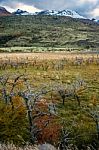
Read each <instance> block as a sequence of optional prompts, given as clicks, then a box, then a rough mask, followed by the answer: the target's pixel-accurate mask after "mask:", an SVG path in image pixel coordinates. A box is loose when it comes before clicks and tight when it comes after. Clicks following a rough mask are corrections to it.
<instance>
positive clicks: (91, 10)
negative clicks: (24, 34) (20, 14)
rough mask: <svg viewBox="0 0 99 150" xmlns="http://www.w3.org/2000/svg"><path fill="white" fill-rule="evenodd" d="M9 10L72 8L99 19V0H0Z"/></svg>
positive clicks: (0, 4)
mask: <svg viewBox="0 0 99 150" xmlns="http://www.w3.org/2000/svg"><path fill="white" fill-rule="evenodd" d="M0 6H4V7H6V8H7V9H8V10H9V11H11V12H12V11H15V10H16V9H18V8H20V9H23V10H27V11H29V12H35V11H40V10H46V9H50V10H52V9H55V10H63V9H71V10H75V11H77V12H78V13H79V14H80V15H83V16H84V17H87V18H96V19H99V0H0Z"/></svg>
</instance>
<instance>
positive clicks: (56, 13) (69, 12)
mask: <svg viewBox="0 0 99 150" xmlns="http://www.w3.org/2000/svg"><path fill="white" fill-rule="evenodd" d="M5 15H51V16H68V17H72V18H81V19H86V18H85V17H83V16H81V15H80V14H79V13H77V12H76V11H73V10H70V9H66V10H65V9H64V10H59V11H57V10H43V11H40V12H35V13H30V12H28V11H25V10H21V9H17V10H16V11H14V12H12V13H10V12H8V11H7V10H6V9H5V8H4V7H0V16H5Z"/></svg>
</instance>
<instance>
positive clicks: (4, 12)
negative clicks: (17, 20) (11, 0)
mask: <svg viewBox="0 0 99 150" xmlns="http://www.w3.org/2000/svg"><path fill="white" fill-rule="evenodd" d="M9 15H11V13H10V12H8V11H7V10H6V9H5V8H4V7H0V16H9Z"/></svg>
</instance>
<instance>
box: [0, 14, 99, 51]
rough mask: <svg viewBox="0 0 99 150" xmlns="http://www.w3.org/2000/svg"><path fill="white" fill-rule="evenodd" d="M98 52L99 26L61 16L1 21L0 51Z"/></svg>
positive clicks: (9, 18)
mask: <svg viewBox="0 0 99 150" xmlns="http://www.w3.org/2000/svg"><path fill="white" fill-rule="evenodd" d="M14 46H19V47H23V46H24V47H56V48H66V49H69V48H74V49H76V48H77V49H85V48H87V49H90V48H91V49H96V48H97V49H98V48H99V25H98V24H96V23H94V22H92V21H89V20H84V19H73V18H70V17H61V16H43V15H40V16H39V15H38V16H10V17H0V47H14Z"/></svg>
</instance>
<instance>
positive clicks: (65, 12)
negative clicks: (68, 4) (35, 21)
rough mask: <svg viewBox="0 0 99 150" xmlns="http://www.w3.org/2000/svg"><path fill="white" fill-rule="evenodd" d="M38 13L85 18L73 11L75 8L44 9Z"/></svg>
mask: <svg viewBox="0 0 99 150" xmlns="http://www.w3.org/2000/svg"><path fill="white" fill-rule="evenodd" d="M38 15H55V16H69V17H72V18H82V19H85V18H84V17H83V16H81V15H79V14H78V13H77V12H75V11H73V10H69V9H66V10H59V11H56V10H44V11H41V12H38Z"/></svg>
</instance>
